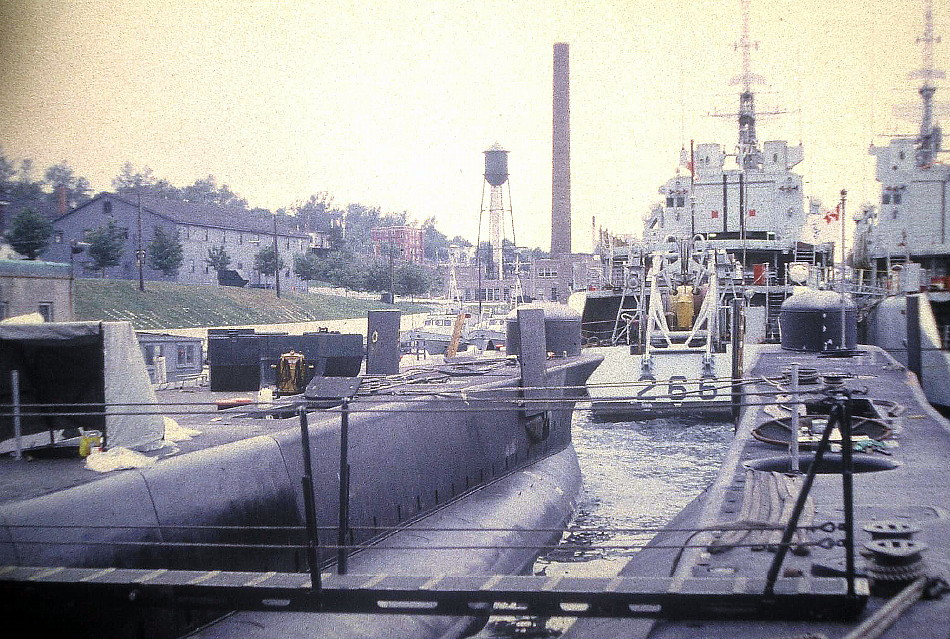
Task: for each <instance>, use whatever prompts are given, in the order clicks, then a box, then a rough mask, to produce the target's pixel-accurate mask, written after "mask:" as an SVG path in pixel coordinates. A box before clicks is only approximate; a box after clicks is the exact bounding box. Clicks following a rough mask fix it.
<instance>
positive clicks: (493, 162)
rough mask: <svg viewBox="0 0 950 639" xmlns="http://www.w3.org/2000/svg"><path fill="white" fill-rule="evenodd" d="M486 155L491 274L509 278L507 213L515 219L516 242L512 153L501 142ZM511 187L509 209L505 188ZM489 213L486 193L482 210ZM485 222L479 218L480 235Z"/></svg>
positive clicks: (486, 152)
mask: <svg viewBox="0 0 950 639" xmlns="http://www.w3.org/2000/svg"><path fill="white" fill-rule="evenodd" d="M484 153H485V182H487V183H488V184H489V185H490V186H491V191H490V192H489V196H488V243H489V244H490V245H491V255H492V270H491V274H492V275H494V276H495V277H497V278H498V279H503V278H504V276H505V272H504V268H503V255H502V248H503V245H504V239H505V213H507V214H508V218H509V219H511V220H512V221H511V224H512V226H511V235H512V237H511V239H512V242H514V220H513V219H512V218H511V185H510V184H508V151H506V150H505V149H503V148H502V147H501V145H500V144H498V143H497V142H496V143H495V144H493V145H491V147H489V148H488V150H487V151H484ZM505 184H508V208H507V209H506V208H505V198H504V191H503V189H504V186H505ZM484 212H485V193H484V189H483V190H482V209H481V213H484ZM481 225H482V221H481V219H479V221H478V226H479V233H481Z"/></svg>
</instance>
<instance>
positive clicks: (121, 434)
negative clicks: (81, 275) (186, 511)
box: [0, 322, 164, 450]
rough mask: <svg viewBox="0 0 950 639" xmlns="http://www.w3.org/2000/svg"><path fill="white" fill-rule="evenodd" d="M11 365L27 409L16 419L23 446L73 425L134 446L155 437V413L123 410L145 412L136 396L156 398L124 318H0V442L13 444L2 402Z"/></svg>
mask: <svg viewBox="0 0 950 639" xmlns="http://www.w3.org/2000/svg"><path fill="white" fill-rule="evenodd" d="M14 370H16V371H17V372H18V376H19V385H20V402H21V404H22V405H24V406H23V408H22V409H21V410H22V413H24V414H26V415H24V417H23V418H22V419H21V430H22V432H23V434H24V440H25V442H24V446H25V447H31V446H36V445H43V444H50V443H54V442H58V441H61V440H63V439H69V438H70V437H71V436H76V435H78V429H80V428H82V429H86V430H99V431H101V432H103V433H104V435H105V439H106V444H107V446H109V447H114V446H124V447H128V448H140V449H141V448H147V447H149V446H150V445H153V444H154V443H156V442H158V441H159V440H161V439H162V436H163V433H164V422H163V419H162V416H161V415H159V414H156V415H139V414H129V413H143V412H148V407H147V406H135V404H157V398H156V396H155V392H154V391H153V390H152V386H151V384H150V381H149V377H148V372H147V371H146V368H145V361H144V359H143V357H142V352H141V350H140V349H139V345H138V341H137V339H136V337H135V332H134V331H133V330H132V325H131V324H130V323H128V322H56V323H53V322H51V323H44V324H4V325H0V404H2V405H3V406H4V407H5V409H4V410H3V411H2V413H3V416H2V417H0V450H12V448H13V436H14V430H13V428H14V427H13V419H12V416H10V413H11V411H10V410H8V409H7V408H6V407H10V406H11V404H12V400H13V385H12V378H11V372H12V371H14ZM29 404H35V405H36V406H32V407H31V406H28V405H29ZM50 404H57V406H55V407H52V406H49V405H50ZM64 404H85V405H86V406H71V407H70V406H64ZM96 404H98V406H95V405H96ZM89 405H93V406H89ZM64 412H66V413H84V414H79V415H63V414H62V413H64ZM29 413H34V415H29ZM36 413H39V414H36Z"/></svg>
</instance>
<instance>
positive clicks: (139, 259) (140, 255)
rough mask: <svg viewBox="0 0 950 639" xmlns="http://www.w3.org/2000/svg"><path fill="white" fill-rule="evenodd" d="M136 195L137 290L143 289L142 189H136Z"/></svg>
mask: <svg viewBox="0 0 950 639" xmlns="http://www.w3.org/2000/svg"><path fill="white" fill-rule="evenodd" d="M136 194H137V195H138V226H139V232H138V249H137V250H136V251H135V257H136V261H137V262H138V264H139V290H140V291H144V290H145V251H144V249H143V248H142V191H141V190H137V191H136Z"/></svg>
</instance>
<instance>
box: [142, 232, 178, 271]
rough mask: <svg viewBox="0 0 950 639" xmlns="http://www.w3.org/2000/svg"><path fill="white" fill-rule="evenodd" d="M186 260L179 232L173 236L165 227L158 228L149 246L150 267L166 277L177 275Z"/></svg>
mask: <svg viewBox="0 0 950 639" xmlns="http://www.w3.org/2000/svg"><path fill="white" fill-rule="evenodd" d="M184 260H185V258H184V254H183V252H182V246H181V239H180V238H179V237H178V231H177V230H176V231H175V233H174V234H171V233H169V232H167V231H166V230H165V227H163V226H156V227H155V234H154V235H153V236H152V241H151V242H150V243H149V245H148V265H149V266H150V267H151V268H153V269H155V270H156V271H161V272H162V273H164V274H165V275H175V274H177V273H178V269H180V268H181V265H182V262H184Z"/></svg>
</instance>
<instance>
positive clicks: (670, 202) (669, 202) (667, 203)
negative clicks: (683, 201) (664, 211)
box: [666, 197, 673, 207]
mask: <svg viewBox="0 0 950 639" xmlns="http://www.w3.org/2000/svg"><path fill="white" fill-rule="evenodd" d="M666 206H667V207H671V206H673V198H671V197H668V198H666Z"/></svg>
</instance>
